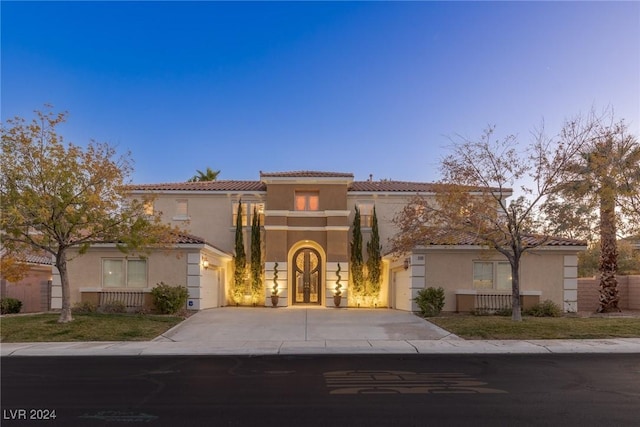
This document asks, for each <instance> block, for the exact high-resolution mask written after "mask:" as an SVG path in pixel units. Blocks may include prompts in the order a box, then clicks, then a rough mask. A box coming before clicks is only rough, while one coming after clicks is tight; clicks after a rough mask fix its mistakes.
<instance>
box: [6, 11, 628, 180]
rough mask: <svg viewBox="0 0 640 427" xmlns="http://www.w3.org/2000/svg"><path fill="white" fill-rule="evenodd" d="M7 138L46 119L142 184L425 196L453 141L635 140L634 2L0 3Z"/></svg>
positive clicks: (524, 142)
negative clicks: (205, 182) (379, 188)
mask: <svg viewBox="0 0 640 427" xmlns="http://www.w3.org/2000/svg"><path fill="white" fill-rule="evenodd" d="M0 7H1V10H0V12H1V20H2V22H1V24H2V28H1V37H2V38H1V48H2V53H1V60H2V63H1V71H2V75H1V90H2V93H1V102H2V111H1V116H2V120H3V121H4V120H6V119H7V118H9V117H13V116H15V115H20V116H23V117H29V118H31V117H32V111H33V110H35V109H41V108H42V106H43V105H44V104H45V103H48V104H52V105H54V107H55V109H56V111H59V110H66V111H68V112H69V120H68V123H66V124H65V125H64V126H63V127H62V128H61V129H60V130H61V132H62V133H63V135H64V136H65V138H66V139H67V140H68V141H72V142H74V143H76V144H80V145H82V144H85V143H86V142H87V141H89V140H90V139H95V140H97V141H102V142H109V143H111V144H114V145H116V146H117V147H118V149H119V151H121V152H124V151H127V150H130V151H131V152H132V157H133V159H134V161H135V172H134V174H133V176H132V179H133V181H134V182H136V183H150V182H174V181H185V180H187V179H188V178H190V177H191V176H192V175H193V174H194V173H195V170H196V169H202V170H204V169H205V168H206V167H207V166H209V167H211V168H213V169H220V170H221V171H222V172H221V174H220V176H219V179H249V180H256V179H258V178H259V171H260V170H262V171H265V172H276V171H287V170H325V171H337V172H353V173H354V174H355V178H356V179H357V180H365V179H367V178H368V176H369V174H373V176H374V179H381V178H388V179H395V180H406V181H433V180H437V179H438V178H439V177H440V174H439V171H438V164H439V161H440V160H441V158H442V157H443V156H444V155H446V154H447V145H449V144H450V140H449V137H451V136H453V135H455V134H461V135H464V136H466V137H470V138H475V137H477V136H479V135H480V134H481V133H482V131H483V129H485V128H486V127H487V125H489V124H495V125H496V126H497V130H498V134H499V135H501V136H504V135H506V134H511V133H513V134H517V135H518V137H519V141H520V142H521V143H522V144H526V143H528V142H530V140H531V136H530V131H531V130H532V129H533V128H534V127H536V126H537V125H539V124H540V122H541V120H543V119H544V121H545V124H546V129H547V131H548V132H549V133H551V134H554V133H557V132H558V131H559V129H560V126H561V124H562V122H563V120H565V119H566V118H569V117H571V116H574V115H575V114H578V113H585V112H588V111H589V110H590V109H591V108H596V109H597V110H601V109H603V108H605V107H608V106H611V107H613V108H614V110H615V114H616V117H618V118H625V119H626V121H627V122H628V123H629V125H630V128H631V130H632V131H633V132H634V133H635V134H636V135H637V134H638V133H639V132H638V129H639V124H640V59H639V58H640V3H639V2H623V3H614V2H603V3H596V2H537V3H525V2H473V3H467V2H400V3H398V2H319V3H313V2H300V3H290V2H289V3H278V2H261V3H251V2H239V3H236V2H234V3H224V2H192V3H183V2H181V3H173V2H137V3H129V2H87V3H84V2H60V3H57V2H46V3H36V2H7V1H2V3H1V6H0Z"/></svg>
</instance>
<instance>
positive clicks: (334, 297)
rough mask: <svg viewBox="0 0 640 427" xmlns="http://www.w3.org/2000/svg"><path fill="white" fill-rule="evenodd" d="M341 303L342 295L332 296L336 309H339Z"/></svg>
mask: <svg viewBox="0 0 640 427" xmlns="http://www.w3.org/2000/svg"><path fill="white" fill-rule="evenodd" d="M341 302H342V295H334V296H333V303H334V304H335V306H336V307H340V303H341Z"/></svg>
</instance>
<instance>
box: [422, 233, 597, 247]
mask: <svg viewBox="0 0 640 427" xmlns="http://www.w3.org/2000/svg"><path fill="white" fill-rule="evenodd" d="M522 241H523V243H525V244H526V245H527V246H555V247H559V246H586V245H587V242H585V241H584V240H577V239H566V238H564V237H554V236H541V235H526V236H523V238H522ZM425 244H426V245H427V246H430V245H462V246H466V245H478V244H480V240H479V239H478V238H477V237H476V236H475V235H473V234H471V233H465V232H458V233H456V234H454V235H449V236H443V238H442V239H441V240H433V241H431V242H427V243H425Z"/></svg>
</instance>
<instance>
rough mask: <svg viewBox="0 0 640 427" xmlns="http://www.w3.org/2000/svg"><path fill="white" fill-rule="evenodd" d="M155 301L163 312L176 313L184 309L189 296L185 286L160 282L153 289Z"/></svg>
mask: <svg viewBox="0 0 640 427" xmlns="http://www.w3.org/2000/svg"><path fill="white" fill-rule="evenodd" d="M151 296H152V297H153V303H154V305H155V306H156V308H157V309H158V311H160V313H162V314H174V313H177V312H178V311H179V310H181V309H184V308H185V305H186V303H187V298H189V291H187V288H186V287H185V286H171V285H167V284H165V283H164V282H160V283H158V284H157V285H156V287H155V288H153V289H152V290H151Z"/></svg>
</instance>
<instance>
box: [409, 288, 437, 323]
mask: <svg viewBox="0 0 640 427" xmlns="http://www.w3.org/2000/svg"><path fill="white" fill-rule="evenodd" d="M413 300H414V301H415V302H416V303H417V304H418V307H419V308H420V315H421V316H423V317H432V316H437V315H438V314H440V312H441V311H442V308H443V307H444V289H442V287H439V288H437V289H436V288H432V287H430V288H426V289H421V290H420V291H418V296H417V297H415V298H414V299H413Z"/></svg>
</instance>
